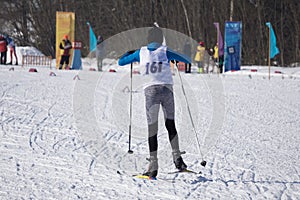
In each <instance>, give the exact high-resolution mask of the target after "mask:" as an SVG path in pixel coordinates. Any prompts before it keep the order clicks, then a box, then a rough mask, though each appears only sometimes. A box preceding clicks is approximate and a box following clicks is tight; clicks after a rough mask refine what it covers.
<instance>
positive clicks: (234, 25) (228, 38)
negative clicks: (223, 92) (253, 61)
mask: <svg viewBox="0 0 300 200" xmlns="http://www.w3.org/2000/svg"><path fill="white" fill-rule="evenodd" d="M241 51H242V22H226V23H225V45H224V65H225V67H224V71H225V72H226V71H231V70H240V69H241Z"/></svg>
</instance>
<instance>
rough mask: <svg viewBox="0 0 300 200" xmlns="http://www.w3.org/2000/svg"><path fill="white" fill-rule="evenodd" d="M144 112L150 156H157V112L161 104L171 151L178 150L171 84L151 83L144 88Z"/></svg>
mask: <svg viewBox="0 0 300 200" xmlns="http://www.w3.org/2000/svg"><path fill="white" fill-rule="evenodd" d="M145 97H146V114H147V122H148V144H149V151H150V156H155V157H157V148H158V145H157V132H158V114H159V108H160V105H161V106H162V109H163V113H164V119H165V126H166V128H167V130H168V134H169V140H170V144H171V147H172V150H173V151H178V150H179V142H178V135H177V130H176V127H175V121H174V117H175V106H174V95H173V87H172V85H153V86H149V87H147V88H146V89H145Z"/></svg>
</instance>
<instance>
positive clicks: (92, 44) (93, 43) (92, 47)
mask: <svg viewBox="0 0 300 200" xmlns="http://www.w3.org/2000/svg"><path fill="white" fill-rule="evenodd" d="M87 24H88V26H89V37H90V52H91V51H95V50H96V46H97V39H96V35H95V34H94V32H93V29H92V26H91V25H90V23H89V22H87Z"/></svg>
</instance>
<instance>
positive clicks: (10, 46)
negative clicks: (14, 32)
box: [0, 34, 18, 65]
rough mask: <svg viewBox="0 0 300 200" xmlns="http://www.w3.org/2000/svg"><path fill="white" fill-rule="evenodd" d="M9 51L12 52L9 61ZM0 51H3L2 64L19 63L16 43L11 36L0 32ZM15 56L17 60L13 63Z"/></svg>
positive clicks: (0, 62)
mask: <svg viewBox="0 0 300 200" xmlns="http://www.w3.org/2000/svg"><path fill="white" fill-rule="evenodd" d="M7 51H9V52H10V60H9V62H7V61H8V60H7ZM0 53H1V61H0V64H1V65H13V64H15V65H18V57H17V54H16V45H15V43H14V41H13V39H12V38H11V37H9V36H8V35H7V34H0ZM13 56H14V57H15V61H14V63H13Z"/></svg>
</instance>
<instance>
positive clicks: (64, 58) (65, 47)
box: [59, 35, 72, 69]
mask: <svg viewBox="0 0 300 200" xmlns="http://www.w3.org/2000/svg"><path fill="white" fill-rule="evenodd" d="M59 48H60V49H61V51H60V52H61V53H60V55H61V59H60V64H59V69H62V68H63V65H64V63H66V67H65V69H67V68H69V59H70V49H72V44H71V42H70V40H69V39H68V35H64V38H63V40H62V41H61V43H60V44H59Z"/></svg>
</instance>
